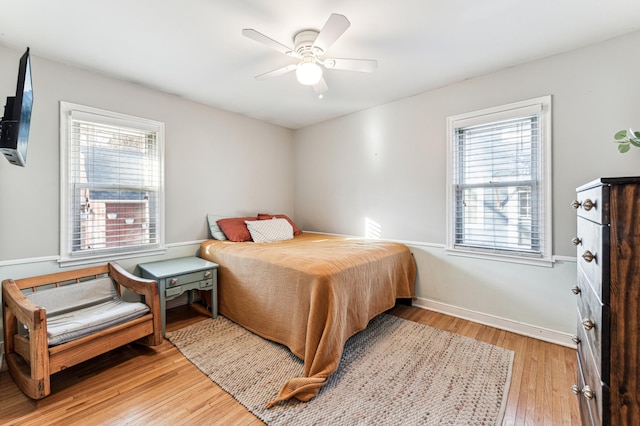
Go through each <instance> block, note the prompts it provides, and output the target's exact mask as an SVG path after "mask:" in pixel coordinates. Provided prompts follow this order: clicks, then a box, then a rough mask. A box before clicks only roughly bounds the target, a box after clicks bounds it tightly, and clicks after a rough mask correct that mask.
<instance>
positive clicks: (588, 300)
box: [577, 273, 609, 383]
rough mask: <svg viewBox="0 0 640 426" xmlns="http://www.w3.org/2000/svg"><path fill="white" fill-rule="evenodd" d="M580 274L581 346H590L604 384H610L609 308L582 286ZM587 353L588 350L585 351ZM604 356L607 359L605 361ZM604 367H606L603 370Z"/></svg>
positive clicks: (579, 321)
mask: <svg viewBox="0 0 640 426" xmlns="http://www.w3.org/2000/svg"><path fill="white" fill-rule="evenodd" d="M581 275H582V274H580V273H578V287H580V289H581V291H580V293H578V316H579V318H578V324H577V329H578V337H580V336H581V333H582V336H583V337H580V340H581V342H582V343H581V344H580V345H581V346H585V345H588V346H589V351H590V352H591V353H592V354H593V357H594V359H595V366H594V367H596V370H597V371H598V375H599V376H601V377H602V380H603V381H604V382H607V383H608V382H609V367H608V364H609V357H608V354H609V306H608V305H603V304H602V303H600V301H599V300H598V298H597V297H596V296H595V294H594V293H593V291H592V290H591V288H589V287H588V286H586V288H585V286H581V285H580V282H581V279H580V277H581ZM584 351H585V352H587V351H586V349H584ZM603 355H604V356H605V359H603ZM603 365H606V367H605V368H604V369H603Z"/></svg>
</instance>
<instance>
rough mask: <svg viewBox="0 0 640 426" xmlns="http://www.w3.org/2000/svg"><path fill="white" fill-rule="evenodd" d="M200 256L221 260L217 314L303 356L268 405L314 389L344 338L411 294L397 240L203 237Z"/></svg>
mask: <svg viewBox="0 0 640 426" xmlns="http://www.w3.org/2000/svg"><path fill="white" fill-rule="evenodd" d="M200 257H203V258H204V259H207V260H210V261H212V262H215V263H218V264H219V265H220V267H219V268H218V286H219V287H218V289H219V290H218V297H219V300H218V303H219V306H218V309H219V312H220V313H221V314H222V315H224V316H225V317H227V318H229V319H230V320H232V321H234V322H236V323H238V324H240V325H242V326H243V327H245V328H246V329H248V330H250V331H252V332H254V333H256V334H258V335H260V336H262V337H264V338H266V339H269V340H272V341H274V342H278V343H281V344H283V345H285V346H287V347H288V348H289V349H290V350H291V352H292V353H293V354H295V356H297V357H298V358H300V359H301V360H302V361H303V362H304V377H296V378H292V379H290V380H288V381H287V382H286V383H285V384H284V385H283V387H282V390H281V391H280V394H279V395H278V396H277V398H276V399H274V400H273V401H271V402H269V403H268V405H267V406H268V407H272V406H274V405H275V404H277V403H279V402H281V401H284V400H288V399H291V398H296V399H298V400H301V401H309V400H310V399H311V398H313V397H314V396H315V395H317V393H318V392H319V390H320V389H321V388H322V386H323V385H324V383H325V382H326V379H327V377H329V376H330V375H331V374H332V373H333V372H334V371H336V369H337V368H338V364H339V362H340V357H341V355H342V351H343V346H344V344H345V342H346V341H347V339H348V338H349V337H350V336H352V335H353V334H355V333H357V332H358V331H361V330H363V329H365V328H366V326H367V324H368V322H369V320H370V319H372V318H373V317H375V316H376V315H378V314H380V313H382V312H384V311H386V310H387V309H390V308H392V307H393V306H394V304H395V302H396V299H410V298H411V297H412V296H413V291H414V280H415V276H416V267H415V262H414V259H413V257H412V255H411V252H410V251H409V248H408V247H407V246H405V245H403V244H400V243H394V242H388V241H380V240H366V239H357V238H347V237H339V236H332V235H324V234H314V233H307V232H305V233H302V234H299V235H296V236H295V237H293V239H291V240H287V241H278V242H268V243H254V242H230V241H218V240H207V241H205V242H203V243H202V244H201V246H200Z"/></svg>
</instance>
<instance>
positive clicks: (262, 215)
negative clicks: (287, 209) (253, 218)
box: [258, 213, 302, 235]
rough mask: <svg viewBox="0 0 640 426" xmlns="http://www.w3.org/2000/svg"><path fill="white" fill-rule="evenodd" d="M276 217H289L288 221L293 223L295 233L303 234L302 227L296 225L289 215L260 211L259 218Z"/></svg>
mask: <svg viewBox="0 0 640 426" xmlns="http://www.w3.org/2000/svg"><path fill="white" fill-rule="evenodd" d="M274 217H276V218H278V219H287V222H289V223H290V224H291V226H292V227H293V235H300V234H302V230H301V229H300V228H298V227H297V226H296V224H295V223H293V221H292V220H291V219H289V217H288V216H287V215H284V214H268V213H258V220H267V219H273V218H274Z"/></svg>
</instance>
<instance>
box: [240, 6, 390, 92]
mask: <svg viewBox="0 0 640 426" xmlns="http://www.w3.org/2000/svg"><path fill="white" fill-rule="evenodd" d="M350 25H351V22H349V20H348V19H347V18H346V17H345V16H344V15H339V14H337V13H332V14H331V16H329V19H328V20H327V22H326V23H325V24H324V27H322V29H321V30H320V32H318V31H316V30H302V31H299V32H298V33H296V35H295V36H294V37H293V44H294V47H293V49H292V48H290V47H288V46H285V45H284V44H281V43H279V42H277V41H275V40H273V39H271V38H269V37H267V36H265V35H264V34H262V33H260V32H258V31H256V30H254V29H251V28H247V29H244V30H242V34H243V35H244V36H245V37H248V38H250V39H252V40H254V41H257V42H258V43H262V44H264V45H265V46H267V47H270V48H272V49H275V50H277V51H279V52H281V53H284V54H285V55H287V56H289V57H291V58H295V59H298V60H299V62H298V63H297V64H291V65H287V66H285V67H282V68H278V69H276V70H273V71H269V72H267V73H264V74H260V75H258V76H256V77H255V78H256V80H266V79H268V78H271V77H276V76H279V75H282V74H285V73H288V72H290V71H293V70H295V71H296V77H297V79H298V82H300V83H301V84H304V85H307V86H313V90H314V91H315V92H316V94H317V95H318V97H320V98H322V96H323V95H324V92H326V91H327V90H328V87H327V83H326V82H325V81H324V78H323V76H322V67H321V66H320V65H322V66H323V67H324V68H326V69H337V70H346V71H360V72H372V71H373V70H375V69H376V67H377V66H378V62H377V61H376V60H373V59H346V58H343V59H338V58H325V57H324V54H325V53H326V52H327V50H329V47H331V45H333V43H334V42H335V41H336V40H337V39H338V38H339V37H340V36H341V35H342V34H343V33H344V32H345V31H346V30H347V28H349V26H350Z"/></svg>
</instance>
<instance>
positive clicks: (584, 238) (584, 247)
mask: <svg viewBox="0 0 640 426" xmlns="http://www.w3.org/2000/svg"><path fill="white" fill-rule="evenodd" d="M578 240H579V243H578V244H577V246H576V252H577V262H578V270H581V271H582V272H583V273H584V275H585V276H586V278H587V280H588V281H589V284H591V287H593V290H594V291H595V293H596V294H597V296H598V298H599V299H600V300H601V301H602V302H603V303H607V304H608V303H609V269H610V268H609V227H608V226H606V225H605V226H603V225H598V224H597V223H594V222H591V221H588V220H586V219H582V218H578Z"/></svg>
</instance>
